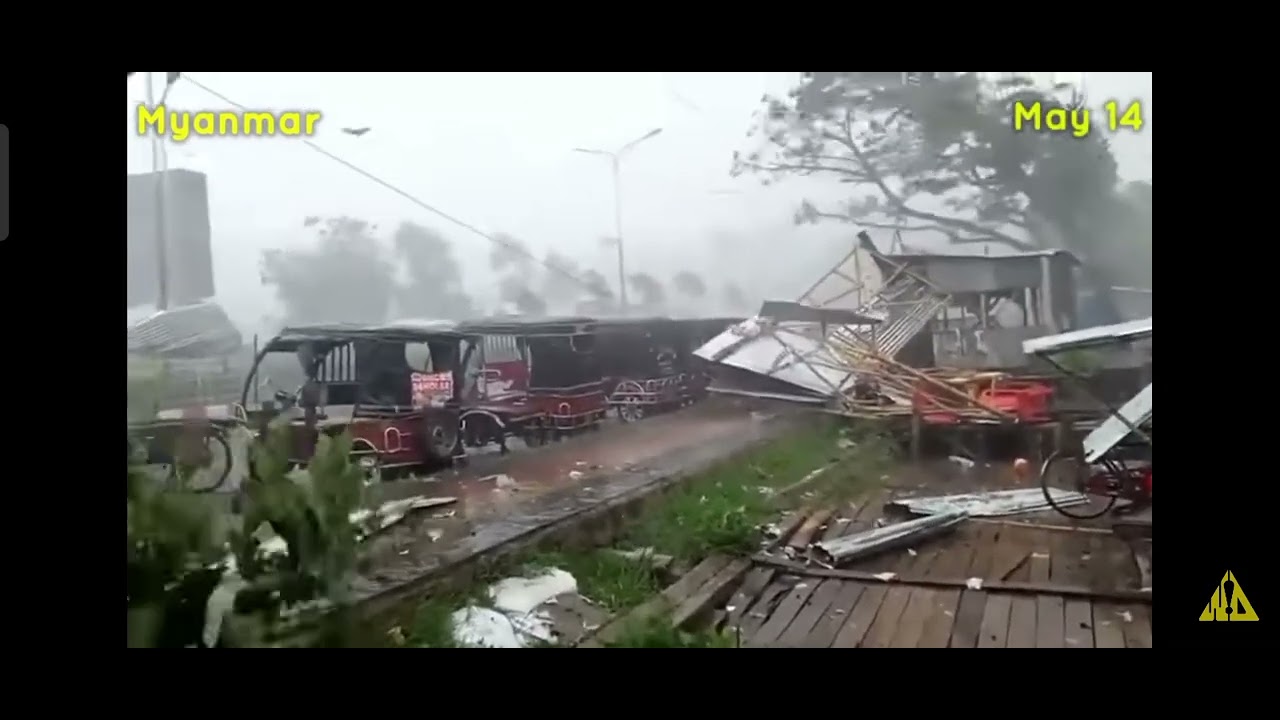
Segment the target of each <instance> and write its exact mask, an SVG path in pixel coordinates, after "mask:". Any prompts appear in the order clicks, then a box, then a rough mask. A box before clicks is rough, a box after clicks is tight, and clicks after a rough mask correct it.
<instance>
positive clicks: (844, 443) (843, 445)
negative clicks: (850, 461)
mask: <svg viewBox="0 0 1280 720" xmlns="http://www.w3.org/2000/svg"><path fill="white" fill-rule="evenodd" d="M854 445H857V443H855V442H854V441H852V440H850V439H849V438H840V439H839V440H837V441H836V447H838V448H840V449H841V450H848V449H849V448H851V447H853V446H854Z"/></svg>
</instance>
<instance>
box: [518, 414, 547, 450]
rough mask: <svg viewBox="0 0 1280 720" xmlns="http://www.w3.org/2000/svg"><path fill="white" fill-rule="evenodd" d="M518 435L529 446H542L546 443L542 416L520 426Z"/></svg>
mask: <svg viewBox="0 0 1280 720" xmlns="http://www.w3.org/2000/svg"><path fill="white" fill-rule="evenodd" d="M520 437H521V439H522V440H524V444H525V445H527V446H529V447H542V446H543V445H546V444H547V428H546V426H545V424H544V423H543V420H542V418H534V419H532V420H530V421H528V422H526V423H525V424H524V426H523V427H522V428H521V434H520Z"/></svg>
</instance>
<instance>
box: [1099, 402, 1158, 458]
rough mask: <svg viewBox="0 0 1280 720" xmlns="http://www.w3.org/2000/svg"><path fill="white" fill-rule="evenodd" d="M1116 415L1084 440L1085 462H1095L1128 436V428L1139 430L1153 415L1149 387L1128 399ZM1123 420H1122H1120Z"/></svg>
mask: <svg viewBox="0 0 1280 720" xmlns="http://www.w3.org/2000/svg"><path fill="white" fill-rule="evenodd" d="M1117 414H1118V415H1119V417H1117V416H1116V415H1112V416H1111V417H1109V418H1107V419H1106V420H1105V421H1103V423H1102V424H1101V425H1099V426H1098V427H1097V429H1095V430H1094V431H1093V432H1091V433H1089V434H1088V435H1086V436H1085V438H1084V459H1085V461H1086V462H1091V463H1093V462H1097V461H1099V460H1101V459H1102V456H1104V455H1106V454H1107V453H1108V452H1110V451H1111V448H1114V447H1115V446H1116V445H1118V444H1119V443H1120V441H1121V440H1124V439H1125V438H1126V437H1128V436H1129V433H1130V432H1132V431H1131V430H1130V426H1133V427H1137V428H1141V427H1142V426H1143V425H1145V424H1146V423H1147V422H1148V421H1149V420H1151V416H1152V414H1153V406H1152V401H1151V385H1150V384H1148V385H1147V386H1146V387H1144V388H1142V391H1141V392H1139V393H1138V394H1137V395H1134V396H1133V397H1132V398H1130V399H1129V402H1127V403H1125V404H1124V405H1123V406H1122V407H1121V408H1120V410H1119V412H1118V413H1117ZM1122 418H1123V419H1122Z"/></svg>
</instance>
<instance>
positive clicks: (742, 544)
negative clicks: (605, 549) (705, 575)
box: [626, 421, 893, 561]
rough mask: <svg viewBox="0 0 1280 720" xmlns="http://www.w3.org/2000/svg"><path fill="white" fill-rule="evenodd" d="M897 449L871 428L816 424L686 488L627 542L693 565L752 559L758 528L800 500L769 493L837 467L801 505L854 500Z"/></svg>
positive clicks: (807, 492)
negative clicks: (725, 556)
mask: <svg viewBox="0 0 1280 720" xmlns="http://www.w3.org/2000/svg"><path fill="white" fill-rule="evenodd" d="M892 448H893V446H892V443H891V442H890V441H888V440H887V439H885V438H883V437H881V436H880V435H878V434H877V433H876V432H874V429H873V428H870V427H866V426H862V427H858V426H850V425H847V424H845V423H841V422H837V421H827V422H821V423H817V424H815V425H814V426H811V427H809V428H807V429H806V430H805V431H802V432H800V433H796V434H791V435H788V436H787V437H784V438H780V439H778V440H775V441H773V442H771V443H769V444H767V445H765V446H763V447H761V448H759V449H757V450H756V451H754V452H752V453H749V454H748V455H747V456H746V457H744V458H739V459H736V460H734V461H732V462H726V463H723V464H721V465H719V466H717V467H714V468H712V469H711V470H709V471H707V472H706V473H705V474H703V475H702V476H700V477H697V478H694V479H693V480H691V481H690V482H688V483H686V484H684V485H683V486H682V487H680V488H678V489H676V490H675V491H674V492H673V493H672V494H671V495H670V496H669V497H668V498H666V499H665V500H664V501H663V503H662V504H661V505H660V506H659V507H657V508H655V509H653V510H652V511H650V512H648V513H646V514H645V515H644V516H642V517H641V518H640V521H639V524H638V525H637V526H636V527H635V528H634V529H633V530H632V531H631V532H630V533H628V535H627V538H626V542H627V544H629V545H632V546H635V547H652V548H654V550H656V551H657V552H660V553H664V554H668V555H672V556H674V557H676V558H680V559H682V560H688V561H692V560H699V559H701V558H704V557H706V556H707V555H709V554H711V553H715V552H723V553H730V554H744V553H750V552H752V551H754V550H755V549H756V548H757V547H758V544H759V532H758V531H757V528H758V527H759V526H760V525H762V524H764V523H765V522H768V521H769V520H770V519H772V518H773V517H774V516H775V515H776V514H777V512H778V511H779V510H781V509H783V508H785V507H786V506H788V505H789V504H791V503H793V502H795V501H796V499H795V498H789V497H788V498H779V497H777V496H775V495H774V493H773V492H772V491H776V490H779V489H782V488H785V487H787V486H790V485H793V484H795V483H796V482H798V481H800V480H801V479H803V478H804V477H806V476H807V475H809V474H810V473H812V472H813V471H814V470H816V469H818V468H821V467H824V466H828V465H833V467H830V468H829V469H827V470H826V471H824V472H823V473H822V475H820V476H819V477H818V478H817V479H815V480H814V481H813V483H812V485H811V486H808V487H806V488H805V492H804V496H803V499H804V500H805V501H806V502H810V503H813V502H822V503H832V502H837V501H841V500H846V499H849V498H851V497H853V496H854V495H856V494H858V493H860V492H862V491H864V490H865V489H866V488H867V487H868V486H869V484H870V483H873V482H879V481H880V478H881V477H883V476H884V475H885V474H886V473H887V472H888V471H889V468H890V467H891V466H892V462H893V452H892Z"/></svg>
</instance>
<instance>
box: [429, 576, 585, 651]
mask: <svg viewBox="0 0 1280 720" xmlns="http://www.w3.org/2000/svg"><path fill="white" fill-rule="evenodd" d="M577 591H578V581H577V580H576V579H574V577H573V576H572V575H570V574H569V573H567V572H565V571H564V570H560V569H558V568H551V569H548V570H547V571H546V572H544V573H542V574H541V575H537V576H534V577H527V578H526V577H512V578H506V579H503V580H499V581H498V582H496V583H494V584H493V585H491V586H490V587H489V599H490V601H491V603H492V607H477V606H475V605H469V606H467V607H464V608H462V609H461V610H458V611H457V612H455V613H453V615H452V616H451V618H450V619H451V620H452V622H453V636H454V639H455V640H456V641H457V642H458V643H459V644H460V645H464V646H469V647H487V648H526V647H531V646H536V645H540V644H548V643H554V642H555V641H556V634H555V628H554V622H553V620H552V618H551V616H550V614H548V613H547V612H546V611H545V610H543V609H542V608H543V606H546V605H549V604H552V603H554V602H555V601H556V598H557V597H558V596H560V595H566V594H571V593H576V592H577Z"/></svg>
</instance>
